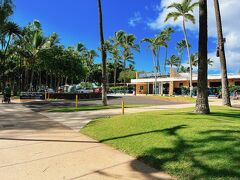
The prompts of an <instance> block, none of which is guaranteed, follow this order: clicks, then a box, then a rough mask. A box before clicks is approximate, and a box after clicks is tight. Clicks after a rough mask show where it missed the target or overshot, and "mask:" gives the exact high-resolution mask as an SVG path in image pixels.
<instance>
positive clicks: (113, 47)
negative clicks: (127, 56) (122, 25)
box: [105, 33, 122, 86]
mask: <svg viewBox="0 0 240 180" xmlns="http://www.w3.org/2000/svg"><path fill="white" fill-rule="evenodd" d="M105 44H106V47H107V49H108V51H109V53H110V54H111V56H112V58H111V59H112V60H113V68H114V72H113V76H114V78H113V79H114V80H113V81H114V82H113V84H114V86H116V82H117V67H118V65H119V63H120V60H121V58H122V57H121V56H120V44H119V43H118V39H117V37H116V33H115V36H114V37H113V38H111V39H110V41H107V42H106V43H105Z"/></svg>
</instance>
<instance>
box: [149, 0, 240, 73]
mask: <svg viewBox="0 0 240 180" xmlns="http://www.w3.org/2000/svg"><path fill="white" fill-rule="evenodd" d="M181 1H182V0H161V3H160V8H161V10H159V15H158V17H157V18H156V19H155V20H154V21H152V22H150V23H149V24H148V25H149V27H150V28H151V29H162V28H164V27H166V26H174V27H176V28H179V30H181V29H182V21H181V19H179V20H177V21H175V22H174V21H173V20H169V21H168V22H166V23H164V20H165V18H166V15H167V14H168V13H169V12H170V11H171V10H169V9H167V8H166V7H167V6H168V5H169V4H171V3H173V2H181ZM219 3H220V9H221V15H222V24H223V33H224V36H225V37H226V57H227V63H228V67H229V69H231V71H233V72H237V71H238V70H239V69H240V43H239V42H240V33H239V29H240V21H239V20H238V19H237V18H240V11H239V9H240V3H239V0H227V1H226V0H219ZM194 15H195V17H196V24H195V25H194V24H192V23H190V22H188V23H187V25H186V27H187V29H188V30H191V31H194V32H196V33H197V32H198V9H195V10H194ZM208 31H209V36H210V37H213V38H216V36H217V33H216V19H215V12H214V4H213V0H210V1H208ZM215 54H216V53H215V52H210V53H209V57H212V58H213V59H215V65H214V66H213V67H212V68H210V69H219V67H220V66H219V59H218V58H216V57H215V56H216V55H215Z"/></svg>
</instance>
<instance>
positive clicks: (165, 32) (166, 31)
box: [161, 27, 174, 74]
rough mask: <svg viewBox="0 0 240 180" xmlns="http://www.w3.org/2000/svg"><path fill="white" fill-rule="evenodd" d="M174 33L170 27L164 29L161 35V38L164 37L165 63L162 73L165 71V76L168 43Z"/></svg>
mask: <svg viewBox="0 0 240 180" xmlns="http://www.w3.org/2000/svg"><path fill="white" fill-rule="evenodd" d="M172 33H174V30H173V29H172V28H171V27H167V28H165V29H164V30H163V31H162V32H161V34H162V36H163V37H164V39H165V42H164V43H165V44H164V45H166V46H165V48H166V54H165V62H164V71H165V74H166V71H167V70H166V65H167V64H166V63H167V59H168V42H169V41H170V40H171V34H172Z"/></svg>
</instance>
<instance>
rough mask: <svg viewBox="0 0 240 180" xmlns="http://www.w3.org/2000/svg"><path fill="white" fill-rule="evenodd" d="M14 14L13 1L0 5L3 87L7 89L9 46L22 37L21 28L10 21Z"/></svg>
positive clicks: (9, 0)
mask: <svg viewBox="0 0 240 180" xmlns="http://www.w3.org/2000/svg"><path fill="white" fill-rule="evenodd" d="M12 14H13V4H12V1H11V0H5V1H1V4H0V42H1V49H0V59H1V64H2V87H3V88H4V87H5V65H6V58H7V56H9V55H10V54H9V52H8V50H9V46H10V43H11V40H12V39H13V36H15V35H16V36H20V35H21V29H20V28H19V26H18V25H17V24H16V23H14V22H12V21H9V18H10V16H11V15H12Z"/></svg>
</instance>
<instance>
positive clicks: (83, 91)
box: [77, 88, 93, 94]
mask: <svg viewBox="0 0 240 180" xmlns="http://www.w3.org/2000/svg"><path fill="white" fill-rule="evenodd" d="M77 92H78V93H85V94H88V93H93V89H90V88H84V89H79V90H77Z"/></svg>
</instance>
